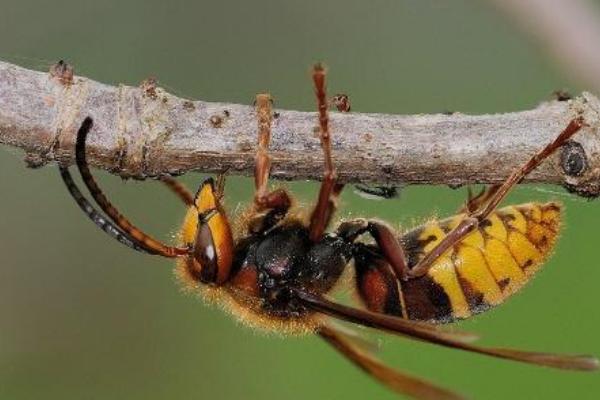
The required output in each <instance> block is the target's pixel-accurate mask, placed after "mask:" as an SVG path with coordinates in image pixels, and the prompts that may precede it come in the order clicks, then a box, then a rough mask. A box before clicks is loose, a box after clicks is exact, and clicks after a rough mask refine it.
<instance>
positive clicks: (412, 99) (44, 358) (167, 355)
mask: <svg viewBox="0 0 600 400" xmlns="http://www.w3.org/2000/svg"><path fill="white" fill-rule="evenodd" d="M0 9H1V12H0V59H1V60H3V61H10V62H14V63H16V64H19V65H22V66H26V67H29V68H35V69H39V70H47V68H48V66H49V65H50V64H51V63H52V62H53V61H55V60H57V59H60V58H64V59H66V60H68V61H69V62H71V63H72V64H74V65H75V67H76V71H77V73H78V74H82V75H85V76H88V77H90V78H93V79H96V80H99V81H102V82H107V83H111V84H117V83H125V84H131V85H136V84H138V83H139V82H140V81H141V80H143V79H144V78H146V77H148V76H156V77H158V79H159V80H160V83H161V85H162V86H164V87H166V88H168V90H170V91H172V92H174V93H176V94H178V95H181V96H187V97H189V98H195V99H203V100H208V101H231V102H239V103H246V104H248V103H250V102H251V101H252V98H253V96H254V94H255V93H256V92H259V91H265V90H268V91H270V92H271V93H273V95H274V96H275V98H276V105H277V107H280V108H291V109H300V110H312V109H313V107H314V105H313V104H314V100H313V97H312V89H311V86H310V83H309V74H308V71H309V66H310V65H311V64H312V63H313V62H314V61H316V60H323V61H325V62H326V63H327V65H328V66H329V67H330V72H331V73H330V88H331V91H332V92H335V91H340V92H347V93H349V94H350V95H351V99H352V102H353V110H355V111H360V112H384V113H430V112H439V111H443V110H459V111H462V112H466V113H493V112H505V111H513V110H520V109H525V108H529V107H532V106H534V105H535V104H536V103H537V102H539V101H541V100H543V99H547V98H548V97H549V94H550V93H551V92H552V91H553V90H555V89H559V88H570V89H572V90H573V91H574V92H577V91H579V90H581V89H583V88H581V87H578V86H577V84H576V83H574V82H569V81H567V79H566V78H565V77H564V75H563V74H562V73H561V71H560V70H559V69H558V68H557V67H556V66H555V64H554V63H553V62H552V60H550V59H549V58H547V57H546V55H545V54H544V53H543V51H542V50H541V49H540V48H539V47H537V46H536V44H535V43H533V42H531V41H529V40H527V39H526V38H525V37H524V36H522V35H521V34H520V32H518V31H517V30H516V29H515V28H514V27H513V26H512V25H511V24H510V22H509V21H507V20H506V19H505V18H504V17H503V16H502V15H499V14H497V13H496V12H495V11H494V10H492V9H491V8H488V7H487V6H486V5H485V4H484V2H477V1H452V2H441V1H407V0H405V1H397V0H396V1H392V0H390V1H371V2H361V1H348V0H337V1H314V0H311V1H293V2H292V1H289V2H282V1H275V0H273V1H264V0H255V1H219V2H200V1H196V2H184V1H176V0H172V1H157V0H147V1H129V2H127V1H115V0H107V1H90V0H79V1H67V0H55V1H52V2H42V1H38V2H36V1H28V0H1V1H0ZM99 178H100V180H101V183H102V185H104V186H105V188H106V191H107V192H108V193H109V195H110V197H111V198H113V199H114V201H115V203H116V204H118V205H119V207H120V208H122V210H123V211H124V212H125V213H126V214H127V215H129V216H130V217H131V219H133V221H135V222H136V223H138V224H139V225H140V226H142V227H144V228H147V230H148V231H150V232H153V233H156V234H157V235H160V237H163V238H165V239H168V238H170V237H172V235H173V234H174V232H175V231H176V229H177V225H178V224H179V222H180V221H181V218H182V215H183V210H182V207H181V206H180V204H179V203H178V202H177V200H176V199H175V198H174V197H173V196H171V195H170V194H169V193H168V192H166V191H165V190H164V189H163V188H162V187H160V186H159V185H158V184H156V183H154V182H142V183H140V182H122V181H121V180H120V179H118V178H115V177H113V176H109V175H108V174H99ZM202 179H203V176H201V175H199V174H190V175H187V176H185V177H183V178H182V180H183V181H185V182H186V183H187V184H188V185H190V186H192V187H194V188H195V187H196V185H197V184H198V183H199V182H201V180H202ZM229 183H230V185H229V191H228V198H227V205H228V206H229V207H230V208H234V207H236V206H237V205H238V204H240V203H242V202H247V201H248V199H249V198H250V196H251V193H252V186H251V181H250V180H249V179H247V178H232V179H231V180H230V182H229ZM0 185H1V186H0V187H1V188H2V197H1V199H2V202H1V204H2V209H1V211H0V221H1V222H0V252H1V253H2V261H1V263H0V399H44V400H49V399H109V398H110V399H166V398H172V399H290V400H291V399H306V398H310V399H345V400H350V399H360V400H364V399H375V398H376V399H394V398H397V397H396V396H395V395H394V394H392V393H391V392H389V391H387V390H386V389H385V388H383V387H382V386H380V385H378V384H377V383H375V382H374V381H371V380H370V379H369V378H368V377H367V376H365V375H363V374H362V373H361V372H360V371H358V370H357V369H355V368H354V367H353V366H351V365H350V364H349V363H348V362H346V361H345V360H344V359H342V358H341V357H340V356H338V355H337V354H336V353H335V352H334V351H332V350H331V349H329V348H328V347H327V346H326V345H325V344H323V343H321V342H320V341H318V340H317V339H313V338H302V339H298V338H291V339H285V340H283V339H281V338H277V337H271V336H265V335H262V334H257V333H256V332H253V331H251V330H249V329H247V328H244V327H242V326H239V325H238V324H237V323H236V322H234V321H233V320H232V319H231V318H230V317H229V316H227V315H224V314H223V313H222V312H221V311H220V310H218V309H213V308H210V307H207V306H205V305H203V304H202V302H201V301H199V300H198V299H196V298H194V297H193V296H189V295H184V294H182V293H181V291H180V290H179V288H178V286H177V284H176V282H175V279H174V276H173V273H172V266H171V264H170V262H169V261H166V260H163V259H160V258H153V257H150V256H145V255H140V254H137V253H135V252H132V251H130V250H128V249H126V248H125V247H123V246H121V245H119V244H117V243H115V242H114V241H112V240H110V239H109V238H107V237H106V235H104V234H103V233H102V232H100V231H99V230H98V229H96V228H95V227H94V226H93V225H92V224H91V223H90V222H89V221H88V220H87V219H86V218H85V217H84V216H83V215H82V214H81V212H80V211H79V209H78V208H77V207H76V205H75V204H74V203H73V201H72V200H71V199H70V198H69V196H68V194H67V191H66V190H65V188H64V187H63V184H62V182H61V181H60V178H59V176H58V172H57V171H56V169H55V168H53V167H47V168H43V169H41V170H28V169H26V168H25V166H24V163H23V161H22V154H21V153H20V152H19V151H17V150H14V149H10V148H6V147H4V148H2V149H1V150H0ZM290 187H291V188H292V190H293V191H294V192H295V193H296V194H297V195H298V196H299V197H300V199H301V200H302V201H304V202H309V201H311V200H312V199H313V198H314V197H315V193H316V190H317V186H316V184H315V183H308V182H307V183H293V184H290ZM464 198H465V190H464V189H461V190H451V189H449V188H447V187H438V188H430V187H428V188H425V187H409V188H406V189H405V190H403V191H402V195H401V198H400V199H395V200H388V201H380V202H375V201H373V200H366V199H363V198H361V197H359V196H357V195H356V194H355V193H353V191H352V190H347V191H346V192H345V193H344V195H343V198H342V211H341V215H342V216H348V215H365V216H378V217H380V218H384V219H387V220H389V221H393V222H397V223H399V224H402V225H403V226H409V225H410V224H413V223H414V221H415V220H416V221H419V220H422V219H423V218H426V217H428V216H431V215H435V214H437V215H446V214H449V213H453V212H454V211H455V210H456V208H457V206H458V205H459V204H460V203H461V202H462V201H463V200H464ZM548 199H558V200H561V201H563V202H564V203H565V205H566V223H565V229H564V233H563V235H562V240H561V241H560V242H559V244H558V249H557V251H556V254H555V255H554V257H553V258H552V259H551V260H550V261H549V262H548V263H547V266H546V267H545V269H544V270H543V271H542V272H541V273H540V274H539V276H538V277H537V278H536V279H535V280H534V282H533V283H532V284H530V285H529V287H528V288H527V290H525V291H523V292H522V293H521V294H519V295H517V296H515V298H513V299H511V300H510V301H508V302H507V304H504V305H503V306H501V307H499V308H497V309H495V310H492V311H490V312H488V313H486V314H485V315H482V316H479V317H477V318H475V319H473V320H472V321H467V322H464V323H461V324H460V327H461V328H463V329H467V330H472V331H475V332H478V333H481V334H482V335H483V337H484V339H483V340H482V343H484V344H488V345H500V346H513V347H519V348H525V349H535V350H551V351H560V352H585V353H594V354H596V355H600V342H599V341H598V334H599V333H600V319H599V317H598V309H597V298H596V295H595V294H596V293H597V291H598V290H597V285H598V282H599V281H600V269H599V268H598V266H599V265H598V264H599V262H598V248H599V247H598V243H597V241H598V237H599V236H598V231H597V226H596V222H597V221H598V220H599V218H600V203H598V202H586V201H584V200H581V199H579V198H576V197H573V196H571V195H568V194H566V193H565V192H564V191H563V190H562V189H560V188H556V187H534V186H527V187H520V188H518V190H516V191H515V192H514V194H513V195H511V197H510V200H511V201H512V202H526V201H530V200H540V201H545V200H548ZM378 338H380V340H381V342H382V345H383V347H382V351H381V356H382V358H384V359H385V360H386V361H389V362H390V363H391V364H393V365H395V366H399V367H402V368H404V369H406V370H408V371H410V372H412V373H414V374H418V375H420V376H423V377H426V378H428V379H431V380H433V381H434V382H437V383H439V384H442V385H444V386H447V387H450V388H453V389H455V390H458V391H462V392H464V393H467V394H469V395H471V396H472V397H473V398H479V399H506V398H512V399H564V398H573V397H576V398H578V399H597V398H598V396H599V395H600V375H599V374H598V373H595V374H589V373H572V372H561V371H554V370H549V369H544V368H536V367H530V366H526V365H521V364H516V363H510V362H506V361H500V360H495V359H489V358H484V357H481V356H476V355H470V354H463V353H461V352H458V351H451V350H447V349H441V348H438V347H435V346H431V345H426V344H421V343H414V342H410V341H406V340H402V339H398V338H390V337H384V336H378Z"/></svg>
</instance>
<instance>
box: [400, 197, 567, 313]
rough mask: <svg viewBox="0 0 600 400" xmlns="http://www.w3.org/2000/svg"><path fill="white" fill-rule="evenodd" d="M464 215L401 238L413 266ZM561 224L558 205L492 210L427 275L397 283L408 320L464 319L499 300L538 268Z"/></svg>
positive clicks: (523, 282) (523, 206) (419, 229)
mask: <svg viewBox="0 0 600 400" xmlns="http://www.w3.org/2000/svg"><path fill="white" fill-rule="evenodd" d="M463 218H464V215H457V216H454V217H451V218H448V219H444V220H441V221H433V222H430V223H427V224H425V225H423V226H420V227H418V228H416V229H414V230H412V231H410V232H408V233H406V234H405V235H404V236H403V237H402V238H401V241H402V244H403V247H404V249H405V251H406V254H407V257H408V263H409V267H410V268H412V267H414V266H415V265H416V264H417V263H418V262H419V260H421V259H422V258H423V256H424V255H425V254H426V253H428V252H429V251H431V250H432V249H433V248H434V247H435V245H436V244H437V243H439V242H440V241H441V240H442V239H443V238H444V237H445V236H446V235H447V234H448V233H449V232H450V231H451V230H452V229H453V228H454V227H455V226H456V225H458V223H459V222H460V221H461V220H462V219H463ZM559 228H560V205H559V204H557V203H546V204H540V203H528V204H523V205H518V206H508V207H505V208H502V209H500V210H497V211H495V212H494V213H492V214H491V215H490V216H489V218H487V219H486V220H484V221H483V223H482V224H481V225H480V227H479V228H478V229H476V230H475V231H474V232H472V233H471V234H469V235H468V236H467V237H465V238H464V239H463V240H462V241H461V242H460V243H459V244H457V245H455V246H454V247H453V248H450V249H449V250H448V251H447V252H446V253H444V254H443V255H442V256H441V257H440V258H438V260H437V261H436V262H435V263H434V265H433V267H431V269H430V270H429V271H428V272H427V274H426V275H424V276H423V277H420V278H416V279H413V280H410V281H407V282H402V284H401V286H402V294H403V297H404V304H405V311H406V314H407V316H408V318H409V319H415V320H426V321H432V322H438V323H444V322H451V321H453V320H456V319H464V318H468V317H470V316H471V315H474V314H478V313H480V312H483V311H485V310H487V309H488V308H490V307H492V306H495V305H497V304H500V303H502V302H503V301H504V300H505V299H506V298H508V297H509V296H510V295H512V294H513V293H515V292H516V291H517V290H519V289H520V288H521V287H522V286H523V285H524V284H525V283H526V282H527V281H528V280H529V279H530V278H531V277H532V276H533V275H534V274H535V272H536V271H537V270H538V269H539V268H540V267H541V265H542V263H543V262H544V261H545V259H546V258H547V257H548V255H549V254H550V252H551V251H552V247H553V246H554V242H555V241H556V238H557V236H558V231H559Z"/></svg>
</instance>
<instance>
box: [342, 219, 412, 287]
mask: <svg viewBox="0 0 600 400" xmlns="http://www.w3.org/2000/svg"><path fill="white" fill-rule="evenodd" d="M366 232H369V234H370V235H371V236H372V237H373V239H375V242H376V243H377V247H379V249H380V250H381V253H382V254H383V257H384V258H385V259H386V261H387V262H389V263H390V265H391V266H392V269H393V271H394V274H395V275H396V277H397V278H398V279H403V280H405V279H406V278H407V277H408V274H409V269H408V263H407V261H406V254H405V253H404V249H403V248H402V245H401V244H400V242H399V241H398V238H397V236H398V235H397V234H396V233H395V232H394V230H393V229H392V228H390V227H389V226H387V225H386V224H384V223H382V222H379V221H376V220H366V219H355V220H350V221H345V222H342V223H341V224H340V226H339V227H338V229H337V234H338V236H340V237H342V238H344V239H345V240H347V241H350V242H353V241H354V240H356V238H357V237H358V236H360V235H362V234H363V233H366Z"/></svg>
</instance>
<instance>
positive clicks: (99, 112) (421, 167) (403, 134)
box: [0, 62, 600, 197]
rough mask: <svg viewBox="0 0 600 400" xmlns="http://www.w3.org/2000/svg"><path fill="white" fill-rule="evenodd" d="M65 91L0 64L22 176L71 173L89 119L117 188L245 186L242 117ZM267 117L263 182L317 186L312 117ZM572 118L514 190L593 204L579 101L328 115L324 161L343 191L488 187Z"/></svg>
mask: <svg viewBox="0 0 600 400" xmlns="http://www.w3.org/2000/svg"><path fill="white" fill-rule="evenodd" d="M67 78H69V77H67ZM69 80H70V78H69V79H57V77H56V75H55V74H48V73H42V72H36V71H30V70H27V69H24V68H21V67H18V66H15V65H11V64H8V63H4V62H0V143H3V144H6V145H9V146H14V147H18V148H21V149H23V150H24V151H25V153H26V157H25V159H26V161H27V164H28V166H30V167H40V166H43V165H45V164H47V163H48V162H52V161H58V162H61V163H64V164H69V163H71V162H72V161H73V148H74V139H75V133H76V131H77V128H78V127H79V124H80V123H81V121H82V120H83V118H84V117H86V116H91V117H92V118H93V119H94V121H95V124H94V128H93V130H92V132H91V133H90V137H89V140H88V143H89V148H88V158H89V161H90V163H91V164H92V165H94V166H96V167H99V168H103V169H106V170H108V171H111V172H112V173H115V174H118V175H120V176H122V177H132V178H137V179H144V178H147V177H156V176H160V175H164V174H171V175H178V174H183V173H185V172H188V171H202V172H215V171H223V170H226V169H228V170H229V172H230V173H233V174H246V175H249V174H252V172H253V167H254V152H255V147H256V130H257V128H256V125H257V124H256V120H255V112H254V109H253V107H252V106H247V105H239V104H228V103H208V102H203V101H190V100H185V99H181V98H177V97H175V96H173V95H171V94H169V93H167V92H165V91H164V90H162V89H161V88H160V87H154V86H153V85H152V83H146V84H145V85H142V87H128V86H123V85H121V86H118V87H114V86H109V85H105V84H101V83H98V82H95V81H93V80H90V79H87V78H84V77H79V76H75V77H74V78H73V81H72V82H71V83H70V82H69ZM275 111H276V112H277V118H275V119H274V122H273V133H272V142H271V156H272V159H273V168H272V176H273V177H275V178H280V179H320V178H321V171H322V165H323V156H322V153H321V149H320V144H319V138H318V135H317V134H316V133H315V127H316V125H317V117H316V112H299V111H291V110H275ZM577 116H583V117H584V119H585V122H586V123H587V125H588V126H587V127H586V128H584V129H583V130H582V131H580V132H579V133H577V134H576V136H575V137H574V138H573V141H572V142H571V143H570V145H569V146H566V147H564V148H563V149H562V150H561V151H560V152H557V153H556V154H554V155H553V156H552V157H550V158H549V159H548V160H547V161H546V162H544V163H543V164H542V165H541V166H540V167H539V168H538V169H536V170H535V171H534V172H533V173H532V174H530V175H529V176H528V177H527V179H526V181H529V182H545V183H553V184H561V185H564V186H566V187H567V188H569V189H570V190H571V191H574V192H577V193H579V194H581V195H583V196H588V197H593V196H597V195H598V194H600V101H599V100H598V99H597V98H596V97H595V96H593V95H591V94H589V93H583V94H582V95H580V96H578V97H576V98H574V99H572V100H568V101H551V102H546V103H543V104H541V105H539V106H537V107H536V108H534V109H532V110H528V111H521V112H515V113H507V114H492V115H477V116H473V115H464V114H453V115H444V114H433V115H385V114H361V113H336V112H332V113H331V132H332V138H333V156H334V161H335V164H336V166H337V168H338V173H339V177H340V180H341V181H344V182H372V183H389V184H397V183H402V184H415V183H416V184H447V185H451V186H458V185H464V184H471V183H491V182H500V181H502V180H504V179H505V178H506V177H507V176H508V175H509V174H510V173H511V172H512V171H513V170H514V169H515V168H518V167H519V166H520V165H521V164H522V163H524V162H525V161H526V160H527V159H528V158H529V157H530V156H531V154H533V153H534V152H536V151H537V150H539V149H541V148H542V147H543V146H544V145H545V144H546V143H548V142H550V141H551V140H553V139H554V138H555V137H556V136H557V135H558V134H559V133H560V132H561V130H562V129H563V128H565V127H566V126H567V124H568V123H569V121H570V120H571V119H572V118H574V117H577ZM579 167H582V168H579Z"/></svg>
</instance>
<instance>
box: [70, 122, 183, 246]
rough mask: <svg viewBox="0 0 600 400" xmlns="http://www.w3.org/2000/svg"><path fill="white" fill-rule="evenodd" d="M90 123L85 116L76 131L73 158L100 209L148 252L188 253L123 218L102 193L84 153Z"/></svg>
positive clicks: (91, 123)
mask: <svg viewBox="0 0 600 400" xmlns="http://www.w3.org/2000/svg"><path fill="white" fill-rule="evenodd" d="M92 125H93V121H92V119H91V118H90V117H87V118H86V119H85V120H84V121H83V123H82V124H81V127H80V128H79V131H78V132H77V142H76V144H75V160H76V162H77V167H78V168H79V172H80V173H81V178H82V179H83V182H84V183H85V185H86V186H87V188H88V190H89V191H90V194H91V195H92V197H93V198H94V200H96V203H98V205H99V206H100V208H101V209H102V211H104V212H105V213H106V215H108V216H109V217H110V218H111V219H112V220H113V221H114V222H115V223H116V224H117V226H118V227H119V228H120V229H121V230H122V231H123V232H125V233H127V234H128V235H129V236H130V237H132V238H134V239H135V240H136V241H137V242H139V243H140V244H141V245H142V247H144V248H145V249H146V250H147V251H148V252H151V253H155V254H160V255H162V256H165V257H178V256H182V255H186V254H188V252H189V250H188V249H187V248H179V247H171V246H168V245H165V244H163V243H161V242H159V241H158V240H156V239H154V238H152V237H150V236H148V235H147V234H145V233H144V232H143V231H141V230H140V229H139V228H137V227H136V226H134V225H133V224H132V223H131V222H129V220H127V218H125V217H124V216H123V215H122V214H121V213H119V211H118V210H117V209H116V208H115V207H114V206H113V205H112V203H111V202H110V201H109V200H108V199H107V198H106V196H105V195H104V193H102V190H101V189H100V187H99V186H98V184H97V183H96V181H95V179H94V177H93V176H92V173H91V172H90V169H89V167H88V164H87V159H86V155H85V143H86V138H87V135H88V133H89V131H90V129H91V128H92Z"/></svg>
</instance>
